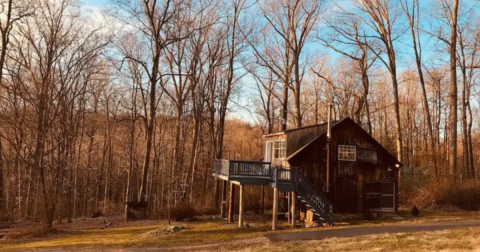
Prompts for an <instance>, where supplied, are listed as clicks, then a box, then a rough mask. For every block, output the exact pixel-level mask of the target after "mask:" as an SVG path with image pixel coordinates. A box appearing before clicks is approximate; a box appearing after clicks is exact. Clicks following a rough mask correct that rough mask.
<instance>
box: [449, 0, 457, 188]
mask: <svg viewBox="0 0 480 252" xmlns="http://www.w3.org/2000/svg"><path fill="white" fill-rule="evenodd" d="M457 11H458V0H454V1H453V12H452V24H451V27H450V29H451V34H450V90H449V95H448V103H449V108H450V110H449V116H448V118H449V119H448V121H449V122H448V125H449V133H450V150H449V152H450V153H449V157H450V160H449V171H450V177H451V178H452V179H453V180H455V181H456V180H457V178H458V174H457V172H458V171H457V94H458V91H457Z"/></svg>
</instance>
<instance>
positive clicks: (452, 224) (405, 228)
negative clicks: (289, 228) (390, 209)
mask: <svg viewBox="0 0 480 252" xmlns="http://www.w3.org/2000/svg"><path fill="white" fill-rule="evenodd" d="M469 227H480V220H463V221H449V222H438V223H411V224H395V225H385V226H369V227H351V228H339V229H329V230H320V231H308V232H289V233H278V234H268V235H265V237H267V238H268V239H270V241H274V242H275V241H298V240H323V239H327V238H333V237H354V236H363V235H375V234H395V233H408V232H422V231H436V230H444V229H456V228H469Z"/></svg>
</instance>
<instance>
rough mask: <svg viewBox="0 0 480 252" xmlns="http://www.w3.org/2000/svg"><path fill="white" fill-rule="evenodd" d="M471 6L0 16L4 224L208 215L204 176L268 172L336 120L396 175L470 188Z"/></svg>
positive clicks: (474, 50) (36, 10) (322, 5)
mask: <svg viewBox="0 0 480 252" xmlns="http://www.w3.org/2000/svg"><path fill="white" fill-rule="evenodd" d="M478 4H480V3H479V2H478V1H460V0H429V1H427V0H425V1H424V0H422V1H421V0H344V1H327V0H325V1H323V0H258V1H255V0H213V1H210V0H111V1H109V2H107V3H106V4H105V7H103V8H102V10H101V11H98V12H93V11H92V10H88V9H87V8H85V7H84V6H83V5H82V3H81V2H79V1H75V0H22V1H14V0H1V3H0V5H1V8H0V11H1V14H0V35H1V44H0V68H1V71H0V219H10V220H24V219H36V220H42V221H44V222H45V223H46V226H47V227H50V228H51V227H52V223H53V222H54V221H60V222H61V221H70V220H72V219H75V218H80V217H85V216H91V215H92V214H94V213H95V212H101V213H102V214H105V215H121V214H123V211H124V203H125V202H126V201H148V203H149V204H148V213H149V215H150V217H152V218H157V217H162V216H163V217H164V215H162V214H163V213H164V212H165V211H166V210H165V209H167V208H168V207H169V206H171V207H175V206H178V205H182V204H183V205H185V204H189V205H191V206H194V207H195V208H197V209H202V208H204V209H207V208H213V209H216V210H218V209H219V208H218V206H219V204H220V202H219V198H220V195H221V194H222V190H221V189H222V185H221V184H220V183H219V182H217V181H215V180H214V178H213V177H212V176H211V174H212V170H211V169H212V167H211V163H212V159H221V158H232V159H233V158H234V159H251V160H260V159H261V158H262V155H263V154H262V134H263V133H271V132H274V131H277V130H279V129H286V128H293V127H300V126H302V125H310V124H315V123H321V122H324V121H326V117H327V108H328V104H331V103H332V104H334V114H335V118H336V119H341V118H343V117H345V116H350V117H351V118H353V119H354V120H355V121H356V122H358V123H360V124H361V125H362V126H363V127H364V128H365V129H366V130H367V131H369V132H370V133H372V134H373V136H375V137H376V139H378V140H379V141H380V142H381V143H382V144H383V145H384V146H386V147H387V148H388V149H389V151H391V152H392V153H395V154H396V155H397V156H398V158H399V159H400V160H401V161H402V162H403V164H404V165H405V167H418V168H419V169H421V171H422V172H424V173H425V174H428V175H429V176H430V177H432V178H434V179H433V180H431V181H434V182H435V181H440V180H441V181H444V180H449V181H453V182H452V183H467V182H472V181H473V182H475V181H476V180H477V174H478V172H477V170H478V167H479V166H480V163H479V162H480V161H479V160H480V159H479V158H480V155H479V154H478V153H479V151H480V136H479V135H478V134H479V133H480V132H479V129H480V127H479V126H480V125H479V123H480V122H479V121H478V120H477V119H476V118H477V117H476V116H475V115H476V114H478V112H479V108H480V96H479V94H478V91H479V89H478V85H477V81H476V80H477V76H478V68H479V66H480V62H479V61H480V29H479V22H480V19H479V17H480V15H479V12H478V7H479V6H478ZM477 56H479V57H477ZM432 183H433V182H432ZM249 190H251V192H250V193H252V194H259V192H260V191H259V189H258V188H251V189H249ZM255 190H256V191H255ZM252 204H253V203H252ZM215 206H216V207H215Z"/></svg>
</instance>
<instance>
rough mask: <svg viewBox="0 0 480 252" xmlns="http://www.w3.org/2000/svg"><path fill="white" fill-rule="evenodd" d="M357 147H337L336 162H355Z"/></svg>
mask: <svg viewBox="0 0 480 252" xmlns="http://www.w3.org/2000/svg"><path fill="white" fill-rule="evenodd" d="M356 159H357V147H356V146H355V145H339V146H338V160H342V161H356Z"/></svg>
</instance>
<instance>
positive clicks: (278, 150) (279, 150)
mask: <svg viewBox="0 0 480 252" xmlns="http://www.w3.org/2000/svg"><path fill="white" fill-rule="evenodd" d="M285 154H286V151H285V141H275V142H274V143H273V158H275V159H282V158H285Z"/></svg>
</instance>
